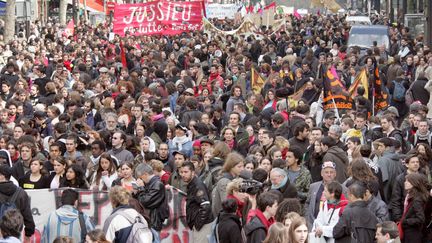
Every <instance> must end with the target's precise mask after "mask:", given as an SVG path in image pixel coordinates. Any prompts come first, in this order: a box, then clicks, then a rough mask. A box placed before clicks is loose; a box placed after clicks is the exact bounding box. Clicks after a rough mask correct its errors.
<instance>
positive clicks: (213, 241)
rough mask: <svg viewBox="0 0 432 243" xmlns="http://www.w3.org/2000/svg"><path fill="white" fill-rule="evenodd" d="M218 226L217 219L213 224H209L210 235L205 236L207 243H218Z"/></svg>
mask: <svg viewBox="0 0 432 243" xmlns="http://www.w3.org/2000/svg"><path fill="white" fill-rule="evenodd" d="M218 226H219V218H218V217H216V218H215V220H213V222H212V223H211V231H210V234H209V235H207V240H208V243H219V234H218Z"/></svg>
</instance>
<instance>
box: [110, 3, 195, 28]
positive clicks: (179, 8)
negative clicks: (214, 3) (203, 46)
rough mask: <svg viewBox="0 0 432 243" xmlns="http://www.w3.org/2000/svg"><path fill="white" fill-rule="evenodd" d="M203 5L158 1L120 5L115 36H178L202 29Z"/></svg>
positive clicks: (115, 22)
mask: <svg viewBox="0 0 432 243" xmlns="http://www.w3.org/2000/svg"><path fill="white" fill-rule="evenodd" d="M202 17H203V3H202V2H171V1H165V0H161V1H155V2H147V3H139V4H116V5H115V8H114V33H116V34H118V35H120V36H125V34H126V33H129V34H130V35H157V34H162V35H176V34H181V33H183V32H191V31H196V30H200V29H201V26H202Z"/></svg>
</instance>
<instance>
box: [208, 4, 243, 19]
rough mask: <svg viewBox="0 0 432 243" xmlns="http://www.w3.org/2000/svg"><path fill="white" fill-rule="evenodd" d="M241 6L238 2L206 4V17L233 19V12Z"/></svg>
mask: <svg viewBox="0 0 432 243" xmlns="http://www.w3.org/2000/svg"><path fill="white" fill-rule="evenodd" d="M241 7H242V5H238V4H219V3H213V4H209V5H207V6H206V13H207V18H208V19H212V18H217V19H225V18H228V19H234V17H235V14H236V13H237V12H238V11H239V10H240V8H241Z"/></svg>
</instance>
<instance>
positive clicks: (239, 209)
mask: <svg viewBox="0 0 432 243" xmlns="http://www.w3.org/2000/svg"><path fill="white" fill-rule="evenodd" d="M230 198H232V199H234V200H236V202H237V211H236V214H237V216H239V217H240V218H241V217H242V212H243V208H244V206H245V204H246V203H245V202H243V201H241V200H239V199H238V198H237V197H236V196H234V195H228V196H227V199H230Z"/></svg>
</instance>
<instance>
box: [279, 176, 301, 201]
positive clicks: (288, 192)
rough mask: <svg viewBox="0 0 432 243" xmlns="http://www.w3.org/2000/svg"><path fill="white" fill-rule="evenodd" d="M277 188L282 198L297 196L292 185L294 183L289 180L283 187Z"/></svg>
mask: <svg viewBox="0 0 432 243" xmlns="http://www.w3.org/2000/svg"><path fill="white" fill-rule="evenodd" d="M277 190H278V191H280V192H281V193H282V195H283V197H284V198H297V196H298V195H297V189H296V187H295V186H294V184H292V183H290V181H289V180H288V181H287V182H286V184H285V185H284V186H283V187H281V188H279V189H277Z"/></svg>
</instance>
